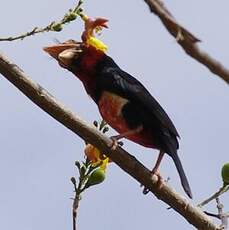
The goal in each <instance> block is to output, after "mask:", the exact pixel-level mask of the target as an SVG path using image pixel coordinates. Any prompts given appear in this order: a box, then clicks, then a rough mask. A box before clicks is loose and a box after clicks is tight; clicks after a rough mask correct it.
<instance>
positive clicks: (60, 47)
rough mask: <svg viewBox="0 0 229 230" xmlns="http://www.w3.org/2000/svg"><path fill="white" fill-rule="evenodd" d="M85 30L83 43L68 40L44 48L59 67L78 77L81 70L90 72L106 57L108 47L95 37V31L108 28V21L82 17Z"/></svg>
mask: <svg viewBox="0 0 229 230" xmlns="http://www.w3.org/2000/svg"><path fill="white" fill-rule="evenodd" d="M82 18H83V20H84V22H85V30H84V31H83V33H82V36H81V38H82V42H77V41H74V40H68V41H66V42H63V43H59V44H55V45H52V46H48V47H44V48H43V49H44V51H45V52H47V53H48V54H49V55H50V56H52V57H53V58H55V59H56V60H57V61H58V63H59V65H60V66H61V67H63V68H66V69H68V70H70V71H71V72H73V73H75V74H76V75H77V73H78V71H79V69H81V70H82V68H83V71H84V72H90V71H91V70H92V69H93V68H94V67H95V64H96V63H97V62H98V61H99V59H101V57H103V56H104V54H105V52H106V50H107V46H106V45H105V44H104V43H103V42H102V41H101V40H99V39H97V38H96V37H95V36H94V31H95V32H96V31H98V30H101V29H102V28H103V27H105V28H107V25H106V22H107V19H103V18H97V19H91V18H89V17H87V16H85V15H83V16H82Z"/></svg>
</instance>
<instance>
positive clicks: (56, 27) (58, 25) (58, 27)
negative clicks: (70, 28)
mask: <svg viewBox="0 0 229 230" xmlns="http://www.w3.org/2000/svg"><path fill="white" fill-rule="evenodd" d="M62 29H63V25H62V24H61V23H54V24H53V25H52V30H53V31H57V32H59V31H61V30H62Z"/></svg>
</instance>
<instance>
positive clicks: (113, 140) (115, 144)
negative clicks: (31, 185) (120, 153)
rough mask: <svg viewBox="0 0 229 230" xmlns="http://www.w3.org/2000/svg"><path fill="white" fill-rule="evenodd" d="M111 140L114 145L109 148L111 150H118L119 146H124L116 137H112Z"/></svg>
mask: <svg viewBox="0 0 229 230" xmlns="http://www.w3.org/2000/svg"><path fill="white" fill-rule="evenodd" d="M110 139H111V140H112V143H111V144H110V146H109V147H110V148H111V150H115V149H117V147H118V146H123V142H122V141H118V140H117V138H116V136H112V137H110Z"/></svg>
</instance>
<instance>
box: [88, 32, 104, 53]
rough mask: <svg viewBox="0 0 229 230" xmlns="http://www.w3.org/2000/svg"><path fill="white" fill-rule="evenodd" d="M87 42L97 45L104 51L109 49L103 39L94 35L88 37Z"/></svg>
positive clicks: (97, 47) (98, 48) (96, 46)
mask: <svg viewBox="0 0 229 230" xmlns="http://www.w3.org/2000/svg"><path fill="white" fill-rule="evenodd" d="M87 44H88V45H90V46H93V47H95V48H96V49H97V50H101V51H102V52H104V53H105V52H106V51H107V49H108V47H107V46H106V45H105V44H104V43H103V42H102V41H101V40H99V39H98V38H95V37H92V36H90V37H89V38H88V39H87Z"/></svg>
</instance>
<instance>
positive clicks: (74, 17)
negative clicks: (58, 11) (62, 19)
mask: <svg viewBox="0 0 229 230" xmlns="http://www.w3.org/2000/svg"><path fill="white" fill-rule="evenodd" d="M76 18H77V14H76V13H75V12H71V13H69V15H68V20H69V21H74V20H75V19H76Z"/></svg>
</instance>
